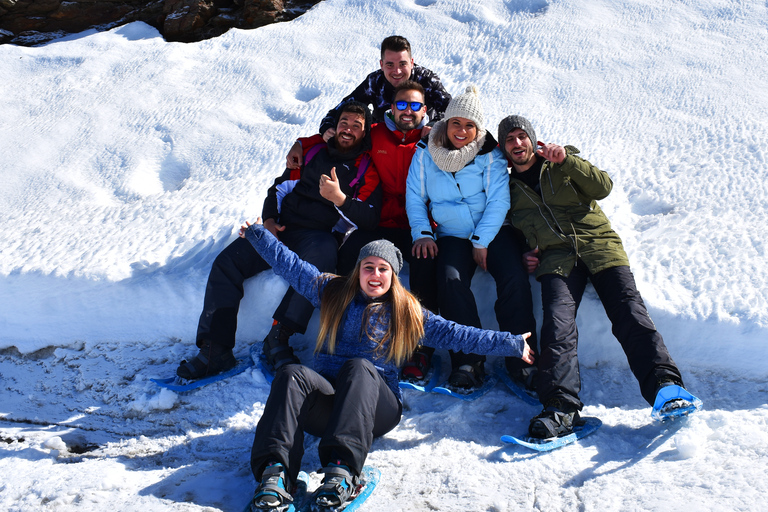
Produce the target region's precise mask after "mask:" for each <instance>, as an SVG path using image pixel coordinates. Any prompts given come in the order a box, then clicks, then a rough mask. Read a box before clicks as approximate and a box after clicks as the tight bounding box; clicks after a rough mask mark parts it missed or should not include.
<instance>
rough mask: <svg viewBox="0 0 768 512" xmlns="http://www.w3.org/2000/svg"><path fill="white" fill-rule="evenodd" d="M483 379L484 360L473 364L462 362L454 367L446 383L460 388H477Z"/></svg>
mask: <svg viewBox="0 0 768 512" xmlns="http://www.w3.org/2000/svg"><path fill="white" fill-rule="evenodd" d="M484 379H485V362H484V361H478V362H476V363H475V364H463V365H461V366H459V367H458V368H454V369H453V371H452V372H451V375H450V376H449V377H448V384H449V385H451V386H453V387H455V388H460V389H473V388H479V387H480V386H482V385H483V380H484Z"/></svg>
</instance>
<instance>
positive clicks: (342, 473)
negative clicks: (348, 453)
mask: <svg viewBox="0 0 768 512" xmlns="http://www.w3.org/2000/svg"><path fill="white" fill-rule="evenodd" d="M320 473H325V478H323V483H322V485H321V486H320V487H319V488H318V490H317V498H316V499H315V501H316V503H317V504H318V505H320V506H321V507H338V506H340V505H341V504H343V503H346V502H347V500H349V499H350V498H352V497H353V495H354V493H355V490H356V489H357V485H358V483H359V481H360V479H359V478H358V477H357V476H355V475H353V474H352V473H351V472H350V471H349V468H348V467H347V466H345V465H344V464H343V463H342V461H340V460H339V461H336V463H335V464H334V463H331V464H328V465H327V466H325V467H324V468H323V469H321V470H320Z"/></svg>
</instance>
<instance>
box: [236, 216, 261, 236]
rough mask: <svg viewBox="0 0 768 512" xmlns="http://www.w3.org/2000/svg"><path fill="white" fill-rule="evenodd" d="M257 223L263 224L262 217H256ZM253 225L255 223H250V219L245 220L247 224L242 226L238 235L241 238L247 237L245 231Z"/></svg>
mask: <svg viewBox="0 0 768 512" xmlns="http://www.w3.org/2000/svg"><path fill="white" fill-rule="evenodd" d="M255 224H261V217H256V222H255ZM251 226H253V224H251V223H250V222H248V221H245V226H240V233H238V235H239V236H240V238H245V232H246V231H247V230H248V228H249V227H251Z"/></svg>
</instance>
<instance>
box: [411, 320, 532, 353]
mask: <svg viewBox="0 0 768 512" xmlns="http://www.w3.org/2000/svg"><path fill="white" fill-rule="evenodd" d="M424 314H425V320H424V342H423V343H424V345H427V346H430V347H436V348H446V349H449V350H461V351H462V352H465V353H472V354H487V355H497V356H513V357H519V358H520V359H522V360H523V361H525V362H527V363H533V353H532V352H531V348H530V347H529V346H528V342H527V341H526V340H527V339H528V338H529V337H530V335H531V333H529V332H527V333H525V334H510V333H508V332H502V331H491V330H487V329H478V328H477V327H470V326H467V325H461V324H457V323H456V322H452V321H450V320H446V319H445V318H443V317H441V316H440V315H435V314H434V313H431V312H429V311H426V310H425V313H424Z"/></svg>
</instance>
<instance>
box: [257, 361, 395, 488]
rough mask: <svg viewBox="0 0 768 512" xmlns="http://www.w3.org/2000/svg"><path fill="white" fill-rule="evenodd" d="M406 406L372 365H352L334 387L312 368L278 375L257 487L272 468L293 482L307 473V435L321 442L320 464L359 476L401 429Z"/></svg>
mask: <svg viewBox="0 0 768 512" xmlns="http://www.w3.org/2000/svg"><path fill="white" fill-rule="evenodd" d="M401 415H402V404H401V403H400V401H399V400H398V398H397V397H396V396H395V394H394V393H393V392H392V390H391V389H390V388H389V386H387V384H386V382H385V381H384V379H383V378H382V377H381V375H380V374H379V372H378V371H377V370H376V368H375V367H374V366H373V363H371V362H370V361H368V360H367V359H350V360H348V361H346V362H345V363H344V364H343V365H342V366H341V369H340V370H339V373H338V375H337V376H336V379H335V380H333V381H331V380H328V379H326V378H324V377H323V376H321V375H320V374H319V373H317V372H315V371H314V370H312V369H311V368H309V367H307V366H304V365H299V364H289V365H286V366H283V367H281V368H280V369H278V371H277V374H276V375H275V380H274V381H273V382H272V389H271V390H270V392H269V398H267V404H266V406H265V407H264V413H263V414H262V415H261V420H259V424H258V425H257V427H256V434H255V436H254V439H253V448H252V449H251V470H252V471H253V475H254V477H256V481H257V482H259V481H261V474H262V472H263V471H264V468H265V467H266V466H267V464H269V463H270V462H280V463H282V464H283V466H284V467H285V468H287V472H288V476H289V477H290V479H291V482H296V477H297V476H298V474H299V470H300V469H301V458H302V456H303V455H304V433H305V432H307V433H308V434H311V435H314V436H317V437H319V438H320V445H319V447H318V451H319V455H320V463H321V464H322V465H323V466H326V465H327V464H328V463H330V462H335V461H337V460H341V461H344V463H345V464H346V465H347V467H349V468H350V470H351V471H352V472H353V473H354V474H356V475H359V474H360V473H361V472H362V470H363V465H364V464H365V459H366V457H367V456H368V452H369V451H370V449H371V444H372V443H373V438H374V437H379V436H382V435H384V434H386V433H387V432H389V431H390V430H392V429H393V428H395V427H396V426H397V424H398V423H399V422H400V417H401Z"/></svg>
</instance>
